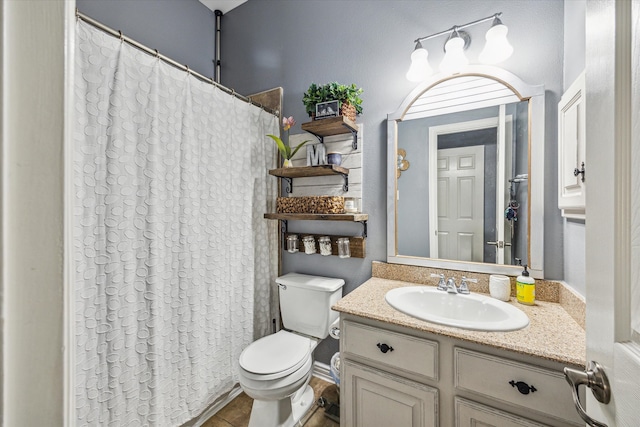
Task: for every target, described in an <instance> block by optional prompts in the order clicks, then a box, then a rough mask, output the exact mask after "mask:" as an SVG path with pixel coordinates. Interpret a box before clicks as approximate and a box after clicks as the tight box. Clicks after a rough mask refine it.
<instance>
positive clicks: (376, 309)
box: [333, 277, 586, 366]
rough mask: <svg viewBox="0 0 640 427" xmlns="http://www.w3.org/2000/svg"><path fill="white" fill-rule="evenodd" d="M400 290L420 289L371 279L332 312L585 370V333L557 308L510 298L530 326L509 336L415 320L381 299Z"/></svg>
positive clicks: (407, 283) (335, 306) (501, 333)
mask: <svg viewBox="0 0 640 427" xmlns="http://www.w3.org/2000/svg"><path fill="white" fill-rule="evenodd" d="M403 286H421V285H420V284H417V283H411V282H403V281H399V280H389V279H383V278H378V277H372V278H371V279H369V280H368V281H366V282H365V283H363V284H362V285H360V286H359V287H357V288H356V289H355V290H353V291H352V292H350V293H349V294H348V295H346V296H345V297H344V298H342V299H341V300H340V301H338V302H337V303H336V304H335V305H334V306H333V309H334V310H336V311H339V312H342V313H347V314H352V315H355V316H359V317H363V318H366V319H372V320H378V321H381V322H386V323H391V324H394V325H398V326H404V327H407V328H411V329H415V330H418V331H424V332H430V333H434V334H439V335H443V336H448V337H452V338H458V339H461V340H465V341H469V342H473V343H478V344H483V345H489V346H492V347H496V348H501V349H505V350H510V351H514V352H517V353H521V354H526V355H530V356H536V357H541V358H544V359H548V360H553V361H556V362H560V363H563V364H571V365H576V366H585V363H586V361H585V349H586V341H585V331H584V329H583V328H581V327H580V325H579V324H578V323H577V322H576V321H575V320H574V319H573V318H572V317H571V316H570V315H569V314H568V313H567V312H566V311H565V310H564V309H563V308H562V306H561V305H560V304H557V303H552V302H546V301H538V302H536V305H534V306H526V305H522V304H518V303H517V302H515V298H511V302H510V304H511V305H513V306H516V307H517V308H519V309H520V310H522V311H524V312H525V313H526V314H527V316H529V322H530V323H529V326H527V327H526V328H524V329H521V330H519V331H512V332H478V331H469V330H466V329H460V328H452V327H447V326H442V325H438V324H435V323H429V322H425V321H422V320H418V319H415V318H413V317H410V316H407V315H405V314H403V313H401V312H399V311H397V310H395V309H394V308H392V307H391V306H390V305H389V304H387V302H386V301H385V299H384V296H385V294H386V293H387V292H388V291H389V290H391V289H394V288H398V287H403Z"/></svg>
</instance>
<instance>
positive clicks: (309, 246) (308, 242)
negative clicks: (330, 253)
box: [302, 236, 316, 255]
mask: <svg viewBox="0 0 640 427" xmlns="http://www.w3.org/2000/svg"><path fill="white" fill-rule="evenodd" d="M302 244H303V245H304V253H305V254H307V255H311V254H315V253H316V239H315V238H314V237H313V236H304V237H303V238H302Z"/></svg>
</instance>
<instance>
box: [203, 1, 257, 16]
mask: <svg viewBox="0 0 640 427" xmlns="http://www.w3.org/2000/svg"><path fill="white" fill-rule="evenodd" d="M246 1H247V0H200V3H202V4H203V5H205V6H207V7H208V8H209V9H211V10H212V11H214V12H215V11H216V10H219V11H221V12H222V13H223V14H225V13H228V12H229V11H230V10H231V9H233V8H236V7H238V6H240V5H241V4H242V3H244V2H246Z"/></svg>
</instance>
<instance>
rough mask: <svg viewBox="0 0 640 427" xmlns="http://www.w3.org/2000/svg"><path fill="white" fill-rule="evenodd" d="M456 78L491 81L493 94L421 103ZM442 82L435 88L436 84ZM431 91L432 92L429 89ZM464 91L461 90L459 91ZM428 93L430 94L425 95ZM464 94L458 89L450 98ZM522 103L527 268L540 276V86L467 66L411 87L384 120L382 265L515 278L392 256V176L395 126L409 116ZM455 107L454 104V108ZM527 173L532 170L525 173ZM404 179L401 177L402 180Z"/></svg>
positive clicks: (470, 266) (515, 270) (506, 269)
mask: <svg viewBox="0 0 640 427" xmlns="http://www.w3.org/2000/svg"><path fill="white" fill-rule="evenodd" d="M459 77H484V78H487V79H491V80H493V81H494V82H497V83H498V84H499V85H496V87H500V88H501V90H500V91H499V92H495V93H493V92H487V93H492V94H491V95H488V94H485V95H484V96H481V97H479V98H478V97H477V96H474V99H473V102H469V103H466V104H461V103H455V102H454V103H451V104H449V105H447V103H446V102H443V103H440V104H438V103H427V104H430V105H435V107H426V108H425V105H427V104H425V101H427V100H428V98H429V96H432V94H434V93H437V94H439V95H442V94H443V90H442V88H443V87H445V89H444V91H445V92H446V91H447V89H446V87H451V85H453V84H455V83H456V82H455V80H454V79H456V78H459ZM442 83H444V84H443V85H441V86H438V85H440V84H442ZM432 90H433V91H432ZM465 90H466V89H465ZM429 91H432V92H429ZM462 95H464V92H463V91H460V92H459V94H458V95H456V96H462ZM520 101H528V103H529V104H528V112H529V125H528V130H529V135H528V136H529V170H528V173H529V174H528V175H529V210H528V215H529V221H528V232H527V235H528V257H527V258H528V264H529V266H530V271H531V272H532V275H533V277H536V278H543V277H544V253H543V250H544V122H545V117H544V85H529V84H527V83H525V82H523V81H522V80H520V78H518V77H517V76H515V75H514V74H512V73H510V72H508V71H506V70H504V69H501V68H498V67H491V66H469V67H467V69H466V70H465V72H464V73H461V74H457V75H454V76H443V75H442V74H439V75H436V76H433V77H432V78H430V79H429V80H427V81H425V82H423V83H421V84H420V85H419V86H418V87H416V88H415V89H414V90H413V91H412V92H411V93H410V94H409V95H408V96H407V97H406V98H405V99H404V101H403V102H402V104H401V105H400V107H399V108H398V109H397V110H396V111H395V112H394V113H391V114H389V115H388V116H387V158H388V162H387V262H389V263H395V264H408V265H418V266H425V267H435V268H446V269H452V270H465V271H474V272H481V273H499V274H508V275H518V274H520V272H521V270H522V268H521V267H518V266H513V265H500V264H489V263H481V262H466V261H457V260H447V259H436V258H423V257H417V256H408V255H401V254H399V253H398V233H397V226H398V205H397V203H398V177H397V171H396V168H397V154H396V153H397V149H398V124H399V123H401V122H403V121H406V120H412V119H415V118H422V117H431V116H436V115H440V114H446V113H453V112H459V111H468V110H472V109H477V108H482V107H487V106H498V105H502V104H505V103H510V102H520ZM454 104H455V105H454ZM531 171H534V172H533V173H531ZM403 179H404V177H403Z"/></svg>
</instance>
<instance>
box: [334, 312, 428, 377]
mask: <svg viewBox="0 0 640 427" xmlns="http://www.w3.org/2000/svg"><path fill="white" fill-rule="evenodd" d="M340 341H341V343H342V344H343V348H342V351H343V352H344V353H346V354H347V355H348V354H352V355H355V356H358V357H361V358H364V359H367V360H369V361H374V362H377V363H379V364H383V365H386V366H388V367H389V368H391V370H392V371H400V372H405V373H407V374H410V375H419V376H421V377H423V378H427V379H431V380H437V379H438V343H437V342H435V341H429V340H425V339H422V338H416V337H412V336H410V335H404V334H400V333H397V332H391V331H387V330H384V329H379V328H373V327H371V326H367V325H361V324H359V323H354V322H350V321H348V320H346V321H344V322H343V328H342V331H341V334H340ZM385 345H386V346H388V347H389V348H388V349H387V347H385ZM392 349H393V350H392ZM383 350H387V351H386V352H383Z"/></svg>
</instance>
